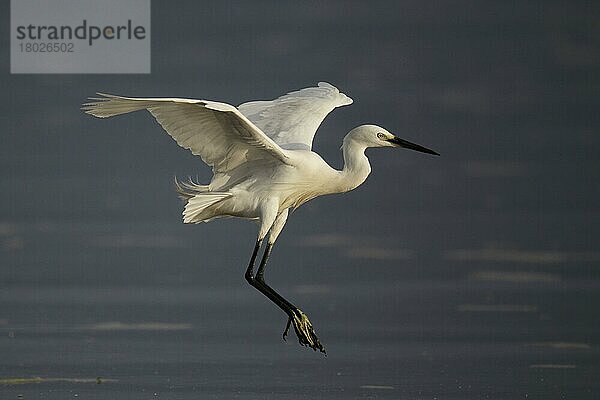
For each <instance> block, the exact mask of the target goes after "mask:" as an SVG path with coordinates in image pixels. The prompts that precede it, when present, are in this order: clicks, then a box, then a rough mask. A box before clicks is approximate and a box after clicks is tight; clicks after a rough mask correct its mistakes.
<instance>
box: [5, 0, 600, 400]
mask: <svg viewBox="0 0 600 400" xmlns="http://www.w3.org/2000/svg"><path fill="white" fill-rule="evenodd" d="M7 3H8V2H4V3H2V5H0V11H1V14H2V15H8V11H9V10H8V4H7ZM173 4H174V3H173V2H166V1H164V2H163V1H153V3H152V10H153V19H152V38H153V49H152V51H153V65H152V71H153V73H152V74H151V75H147V76H143V75H132V76H123V75H115V76H109V75H55V76H49V75H9V74H8V72H7V71H8V70H9V68H8V65H9V64H8V63H9V59H8V42H9V40H8V36H7V35H4V37H3V38H2V39H0V47H1V48H2V51H3V54H5V57H3V58H1V59H0V65H1V66H2V67H3V68H2V70H3V71H4V72H2V73H1V75H0V83H1V84H2V95H0V106H1V107H2V110H3V111H2V113H1V114H0V129H1V131H2V145H1V146H0V193H1V195H0V398H1V399H13V398H15V399H16V398H25V399H39V398H42V399H67V398H76V397H77V398H81V399H154V398H162V399H205V398H207V399H209V398H218V399H230V398H239V399H313V398H315V399H320V398H323V399H354V398H377V399H485V398H489V399H516V398H520V399H595V398H597V397H598V392H599V391H600V383H598V382H599V381H598V379H597V377H598V376H600V347H599V346H600V339H599V338H600V323H599V319H598V305H599V304H600V303H599V301H600V251H599V250H598V248H599V247H600V246H598V237H600V218H599V217H600V206H599V204H600V190H599V185H598V182H599V178H600V161H599V158H598V154H599V153H600V139H599V137H600V136H598V131H599V129H600V119H599V114H598V112H597V109H598V107H599V106H600V101H599V98H598V96H597V88H598V86H599V85H600V56H599V54H600V30H599V29H598V24H597V22H596V21H598V20H599V17H600V15H599V14H600V12H599V10H598V7H595V6H593V4H592V3H589V2H558V1H546V2H540V3H535V2H529V3H527V4H520V3H518V5H516V4H509V3H506V2H469V1H458V2H448V3H441V4H435V5H432V4H425V3H423V4H421V3H418V2H410V3H403V2H376V3H374V4H369V3H366V2H343V3H338V2H327V3H325V4H321V3H309V4H304V3H302V5H300V3H281V2H243V3H228V4H225V5H222V4H220V3H218V2H207V1H203V2H192V1H189V2H177V4H178V6H177V7H173ZM8 22H9V21H7V20H6V18H5V19H4V22H2V26H4V27H5V28H6V29H5V30H4V31H5V32H7V31H8ZM319 80H327V81H330V82H331V83H333V84H335V85H337V86H338V87H339V88H340V89H342V90H343V91H344V92H346V93H347V94H348V95H350V96H351V97H353V98H354V100H355V104H353V105H352V106H351V107H345V108H343V109H339V110H336V112H335V113H333V114H332V115H331V116H330V117H329V118H328V119H327V120H326V122H325V123H324V124H323V126H322V129H321V130H320V131H319V133H318V135H317V137H316V140H315V149H316V151H318V152H319V153H320V154H322V155H323V157H324V158H325V159H327V160H329V161H330V162H331V164H332V165H335V166H338V167H339V166H340V163H341V154H340V152H339V150H338V148H339V144H340V142H341V139H342V137H343V135H344V134H345V132H347V131H348V130H349V129H351V128H352V127H353V126H355V125H357V124H360V123H367V122H368V123H377V124H381V125H383V126H385V127H387V128H388V129H389V130H390V131H393V132H395V133H397V134H398V136H400V137H403V138H405V139H408V140H411V141H414V142H417V143H420V144H423V145H424V146H426V147H430V148H433V149H435V150H437V151H439V152H440V153H442V156H441V157H439V158H434V157H429V156H426V155H423V154H417V153H414V154H413V153H411V152H408V151H403V152H399V151H396V152H394V151H393V150H389V151H386V150H372V151H370V152H368V155H369V157H370V160H371V163H372V166H373V173H372V175H371V176H370V177H369V179H368V181H367V182H366V183H365V184H364V185H363V186H361V187H360V188H359V189H357V190H355V191H353V192H351V193H348V194H346V195H343V196H331V197H327V198H322V199H317V200H315V201H313V202H311V203H309V204H306V205H305V206H303V207H302V208H301V209H299V210H297V211H295V212H294V213H293V214H292V216H291V217H290V219H289V222H288V224H287V226H286V228H285V230H284V232H283V234H282V236H281V238H280V239H279V241H278V243H277V246H276V248H275V250H274V253H273V256H272V259H271V262H270V265H269V268H268V271H267V278H268V280H269V281H270V283H271V284H272V286H274V287H275V288H277V289H278V290H279V291H280V292H281V293H282V294H284V295H285V296H287V297H289V298H290V300H292V301H293V302H294V303H296V304H297V305H298V306H299V307H301V308H302V309H303V310H304V311H305V312H306V313H307V314H308V315H309V316H310V318H311V320H312V322H313V323H314V325H315V327H316V329H317V332H318V334H319V337H320V338H321V340H322V342H323V343H324V345H325V346H326V348H327V351H328V355H327V357H324V356H322V355H321V354H319V353H315V352H313V351H311V350H309V349H305V348H301V347H300V346H298V344H297V343H296V341H295V338H294V337H293V334H292V336H290V337H289V338H288V342H283V341H282V339H281V333H282V332H283V329H284V327H285V322H286V321H285V318H284V315H283V314H282V313H281V312H280V311H279V310H278V309H276V308H275V307H274V306H273V305H272V304H271V303H270V302H269V301H268V300H267V299H265V298H264V297H262V296H261V295H260V294H259V293H258V292H256V291H255V290H254V289H252V288H251V287H249V286H248V285H247V284H246V282H245V281H244V279H243V272H244V270H245V267H246V264H247V260H248V258H249V256H250V253H251V250H252V246H253V244H254V236H255V234H256V227H255V226H254V225H253V224H252V223H248V222H242V221H222V222H215V223H211V224H207V225H204V224H203V225H199V226H185V225H183V224H181V222H180V212H181V204H180V203H179V201H178V200H177V199H176V196H175V194H174V191H173V187H172V178H173V176H174V175H178V176H183V177H185V176H187V175H192V176H196V175H198V177H199V179H200V181H206V180H208V179H209V177H210V171H209V170H208V168H205V167H204V166H202V165H201V164H200V163H199V160H198V159H196V158H195V157H193V156H192V155H190V154H188V153H187V152H186V151H184V150H181V149H180V148H178V147H177V146H176V144H175V143H174V142H173V141H172V140H171V139H170V138H169V137H168V136H167V135H165V134H164V133H162V132H161V131H160V128H159V127H158V126H157V124H156V123H155V122H154V121H152V119H151V118H150V117H149V116H148V115H144V114H142V113H139V114H136V115H130V116H125V117H121V118H114V119H110V120H97V119H92V118H90V117H88V116H85V115H83V114H82V113H81V112H80V111H79V110H78V108H79V105H80V103H81V102H82V101H83V100H84V99H85V98H86V97H87V96H90V95H92V94H93V93H94V92H96V91H106V92H109V93H118V94H125V95H139V96H178V97H186V96H188V97H203V98H209V99H216V100H222V101H227V102H231V103H234V104H238V103H241V102H243V101H247V100H250V99H258V98H272V97H275V96H277V95H279V94H281V93H283V92H286V91H289V90H292V89H296V88H299V87H304V86H309V85H312V84H314V83H315V82H317V81H319ZM98 382H99V383H98ZM19 396H22V397H19Z"/></svg>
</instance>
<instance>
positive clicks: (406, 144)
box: [388, 136, 440, 156]
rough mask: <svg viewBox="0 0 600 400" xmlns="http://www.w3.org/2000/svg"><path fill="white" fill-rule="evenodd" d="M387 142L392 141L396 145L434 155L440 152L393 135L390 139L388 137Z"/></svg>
mask: <svg viewBox="0 0 600 400" xmlns="http://www.w3.org/2000/svg"><path fill="white" fill-rule="evenodd" d="M388 142H390V143H394V144H395V145H396V146H398V147H404V148H405V149H411V150H416V151H420V152H422V153H427V154H433V155H435V156H439V155H440V153H438V152H435V151H433V150H431V149H428V148H427V147H423V146H421V145H418V144H415V143H411V142H409V141H408V140H404V139H400V138H399V137H396V136H394V137H393V138H392V139H389V140H388Z"/></svg>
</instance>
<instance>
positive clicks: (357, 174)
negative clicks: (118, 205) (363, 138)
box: [339, 138, 371, 192]
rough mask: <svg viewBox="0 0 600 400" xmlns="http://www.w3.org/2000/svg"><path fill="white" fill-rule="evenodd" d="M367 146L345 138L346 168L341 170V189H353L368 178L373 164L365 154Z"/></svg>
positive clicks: (343, 147) (343, 150) (343, 148)
mask: <svg viewBox="0 0 600 400" xmlns="http://www.w3.org/2000/svg"><path fill="white" fill-rule="evenodd" d="M365 150H366V146H364V145H363V144H361V143H358V142H357V141H355V140H352V139H348V138H346V139H344V144H343V145H342V152H343V153H344V169H343V170H341V171H340V182H339V184H340V189H341V190H342V191H344V192H347V191H349V190H352V189H354V188H356V187H357V186H359V185H360V184H361V183H363V182H364V181H365V179H367V177H368V176H369V174H370V173H371V164H369V159H368V158H367V156H366V155H365Z"/></svg>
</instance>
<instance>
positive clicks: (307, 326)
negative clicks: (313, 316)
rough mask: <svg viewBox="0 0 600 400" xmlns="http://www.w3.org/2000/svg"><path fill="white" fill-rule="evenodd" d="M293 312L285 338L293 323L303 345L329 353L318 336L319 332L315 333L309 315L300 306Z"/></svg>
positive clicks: (284, 334)
mask: <svg viewBox="0 0 600 400" xmlns="http://www.w3.org/2000/svg"><path fill="white" fill-rule="evenodd" d="M293 314H294V315H293V317H290V318H289V319H288V322H287V325H286V326H285V331H284V332H283V340H285V337H286V336H287V334H288V332H289V330H290V326H291V325H292V324H293V325H294V332H296V336H297V337H298V342H300V344H301V345H302V346H307V347H310V348H311V349H313V350H314V351H317V350H319V351H320V352H321V353H323V354H325V355H327V352H326V351H325V348H324V347H323V345H322V344H321V342H320V341H319V338H318V337H317V334H316V333H315V330H314V328H313V326H312V323H311V322H310V320H309V319H308V316H307V315H306V314H304V313H303V312H302V311H301V310H300V309H298V308H296V309H295V310H293Z"/></svg>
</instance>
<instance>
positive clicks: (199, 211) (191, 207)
mask: <svg viewBox="0 0 600 400" xmlns="http://www.w3.org/2000/svg"><path fill="white" fill-rule="evenodd" d="M231 196H233V195H232V194H231V193H228V192H205V193H199V194H197V195H195V196H194V197H192V198H190V199H189V200H188V201H187V204H186V205H185V208H184V209H183V222H184V223H186V224H197V223H198V222H203V221H207V220H209V219H211V218H215V217H218V215H216V214H218V212H216V211H215V210H214V209H211V210H208V208H209V207H210V206H212V205H215V204H217V203H219V202H221V201H223V200H225V199H228V198H230V197H231Z"/></svg>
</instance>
